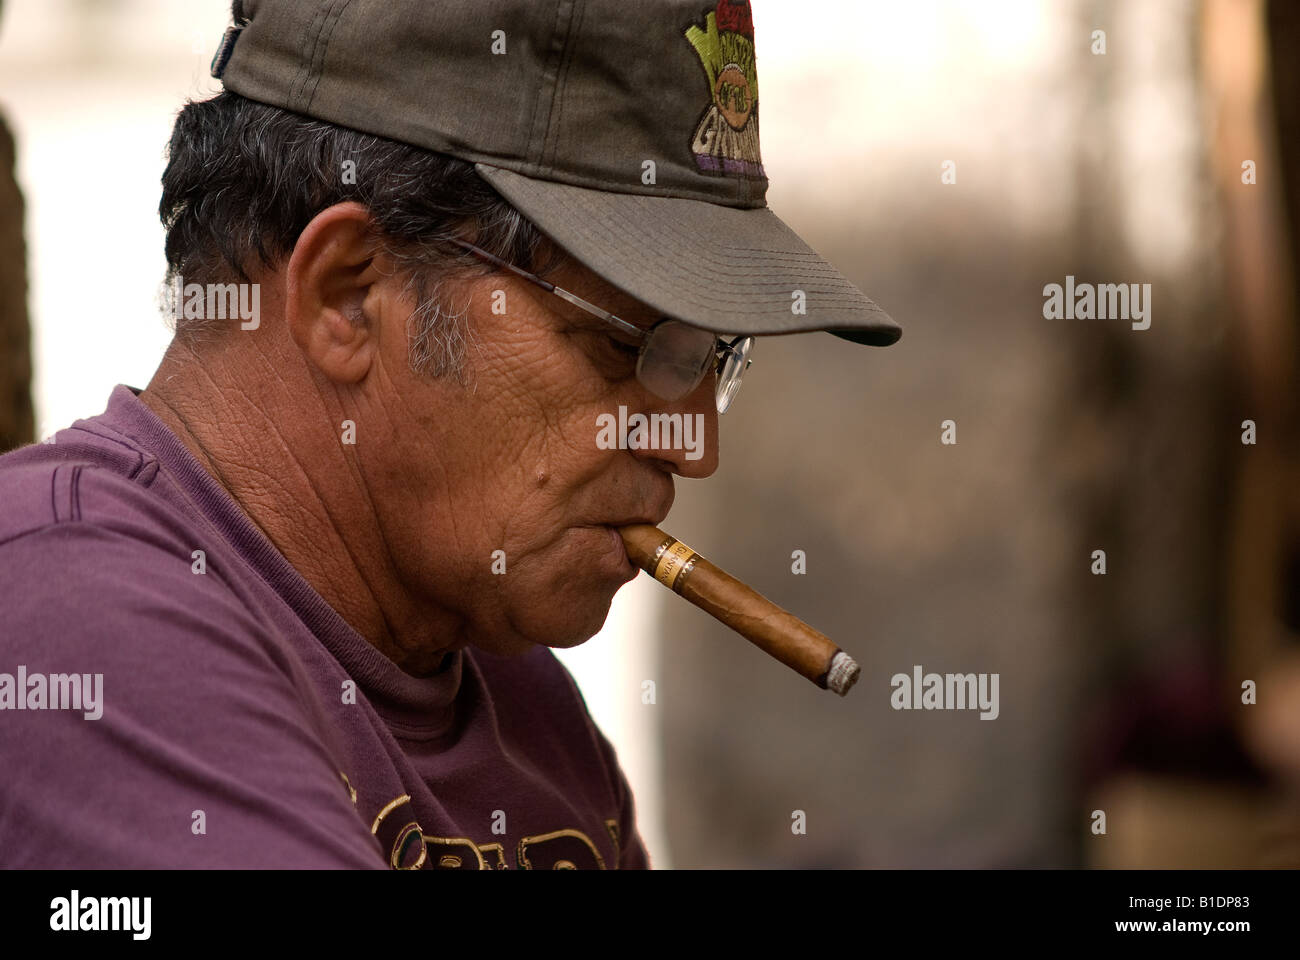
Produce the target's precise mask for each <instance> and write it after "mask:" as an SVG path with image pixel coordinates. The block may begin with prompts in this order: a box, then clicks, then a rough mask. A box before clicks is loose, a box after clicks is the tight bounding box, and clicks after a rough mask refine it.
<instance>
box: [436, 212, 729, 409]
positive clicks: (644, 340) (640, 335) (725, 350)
mask: <svg viewBox="0 0 1300 960" xmlns="http://www.w3.org/2000/svg"><path fill="white" fill-rule="evenodd" d="M447 239H448V240H450V241H451V242H452V243H454V244H456V246H458V247H462V248H464V249H465V250H468V251H469V252H470V253H472V254H474V255H475V256H476V257H478V258H479V259H481V260H484V261H486V262H487V263H490V264H492V265H493V266H496V267H501V268H503V269H505V270H509V271H510V272H511V273H513V274H515V275H516V276H519V277H522V278H523V279H524V280H527V281H528V282H529V283H532V284H535V285H536V286H539V287H541V288H542V289H543V290H545V291H547V292H548V293H553V294H555V295H556V296H557V297H560V298H561V299H562V300H564V301H566V302H567V303H571V304H573V305H574V306H575V307H578V308H579V309H580V310H585V311H586V312H587V313H589V314H591V315H592V316H595V317H598V318H599V319H601V320H604V321H605V322H607V323H610V324H613V325H614V326H616V327H618V328H619V329H620V330H622V331H623V332H624V333H627V334H629V335H631V336H633V337H636V338H637V341H638V343H639V344H640V347H639V350H638V352H637V369H638V371H639V370H640V360H641V356H642V355H643V354H644V353H645V350H646V346H647V345H648V344H649V342H650V337H651V336H652V335H653V334H654V332H655V330H656V329H658V328H659V327H660V326H662V325H663V324H665V323H682V321H680V320H677V319H675V318H673V317H667V316H665V317H661V318H660V319H659V320H658V321H657V322H656V323H654V324H653V325H652V326H650V327H638V326H637V325H636V324H634V323H629V322H628V321H626V320H623V319H621V318H620V317H617V316H615V315H614V314H612V313H610V312H609V311H608V310H605V309H602V308H601V307H598V306H596V305H595V304H594V303H590V302H589V301H587V300H584V299H583V298H582V297H580V296H578V295H577V294H576V293H572V292H570V291H568V290H565V289H564V288H563V287H561V286H558V285H556V284H554V283H551V282H550V281H549V280H544V279H543V278H541V277H539V276H538V275H537V274H535V273H531V272H529V271H527V270H525V269H523V268H522V267H518V266H516V265H515V264H513V263H511V262H509V261H508V260H503V259H501V258H500V257H498V256H496V255H495V254H493V253H489V252H488V251H486V250H484V249H483V248H482V247H476V246H475V245H474V244H472V243H470V242H469V241H467V240H461V239H459V238H458V237H448V238H447ZM683 325H684V326H690V324H683ZM697 329H702V328H697ZM753 339H754V337H753V336H752V335H749V334H741V335H739V336H737V337H735V338H734V339H732V340H731V341H730V342H728V341H726V340H724V339H723V338H722V337H720V336H717V335H715V336H714V343H715V344H716V347H715V348H714V349H715V363H714V365H713V369H714V372H715V373H719V374H720V372H721V370H720V368H721V366H722V364H723V363H724V362H725V361H726V359H727V356H728V355H731V356H735V357H737V358H738V359H743V360H745V365H744V367H742V368H741V370H740V373H739V374H737V375H736V376H735V378H734V380H733V381H732V383H734V384H736V386H735V388H734V389H732V390H730V391H729V392H730V394H731V396H730V398H729V399H728V400H727V405H726V406H725V407H724V406H723V405H722V397H723V395H724V393H726V392H728V391H724V390H723V385H722V383H721V382H719V383H718V385H717V387H716V388H715V392H714V405H715V406H717V408H718V414H719V415H722V414H724V413H726V412H727V410H728V409H730V407H731V404H732V402H733V401H734V400H735V397H736V393H737V392H738V391H739V389H740V388H739V383H740V380H741V378H742V377H744V375H745V371H746V370H748V369H749V368H750V366H752V365H753V363H754V361H753V360H751V359H749V358H748V357H747V356H746V354H747V353H748V351H749V350H752V349H753V344H752V343H751V344H750V345H749V347H748V348H746V347H745V341H746V340H751V341H752V340H753ZM708 369H709V368H708V367H707V366H706V367H705V368H704V369H703V370H702V371H701V372H700V375H699V379H697V380H696V381H695V383H694V384H692V385H691V388H690V389H689V390H687V391H686V393H684V394H682V396H689V395H690V393H692V392H693V391H694V390H696V389H697V388H698V387H699V385H700V383H701V382H702V381H703V380H704V375H705V373H707V371H708ZM637 379H638V381H639V380H640V376H638V377H637ZM642 385H643V386H644V384H642ZM646 389H647V390H649V389H650V388H649V387H646ZM650 392H651V393H654V391H653V390H651V391H650ZM655 396H659V394H657V393H656V394H655ZM660 399H661V400H669V401H670V402H671V400H672V399H674V398H668V397H660ZM675 399H678V400H680V399H681V397H677V398H675Z"/></svg>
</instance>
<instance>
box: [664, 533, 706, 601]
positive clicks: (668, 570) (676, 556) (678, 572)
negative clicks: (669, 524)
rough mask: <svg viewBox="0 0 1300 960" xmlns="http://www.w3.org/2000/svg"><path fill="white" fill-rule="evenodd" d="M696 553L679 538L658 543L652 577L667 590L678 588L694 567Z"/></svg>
mask: <svg viewBox="0 0 1300 960" xmlns="http://www.w3.org/2000/svg"><path fill="white" fill-rule="evenodd" d="M696 557H697V555H696V553H695V551H694V550H692V549H691V548H690V547H688V546H687V545H686V544H684V543H682V542H681V541H680V540H672V541H671V542H667V541H666V542H664V543H662V544H660V546H659V549H658V550H656V551H655V569H654V577H655V579H656V580H658V581H659V582H660V583H662V584H663V585H664V586H665V587H667V588H668V589H669V590H674V591H676V590H678V589H680V587H681V585H682V584H683V583H685V578H686V575H687V574H689V573H690V572H691V571H692V570H693V569H695V560H696Z"/></svg>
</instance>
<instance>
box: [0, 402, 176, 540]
mask: <svg viewBox="0 0 1300 960" xmlns="http://www.w3.org/2000/svg"><path fill="white" fill-rule="evenodd" d="M82 423H87V424H88V425H93V421H82ZM57 436H58V438H59V442H57V443H34V444H30V445H28V446H26V447H20V448H19V449H17V450H14V451H11V452H10V453H7V454H5V455H4V456H0V558H3V557H4V554H5V553H6V552H7V548H10V547H11V546H12V545H13V544H15V543H17V542H18V541H20V540H22V539H23V538H25V537H27V536H30V535H32V534H35V533H37V532H40V531H45V530H47V529H48V528H51V527H57V526H61V525H66V524H76V525H78V528H79V530H80V532H81V533H82V535H86V534H88V533H89V532H90V530H89V528H90V527H98V528H101V529H102V531H104V532H117V533H121V534H123V535H126V536H129V537H135V538H137V539H142V540H146V541H151V542H153V543H155V545H163V544H165V545H166V546H168V547H171V546H174V545H176V544H178V543H179V542H180V541H179V540H177V537H178V536H179V537H180V539H181V540H184V539H186V538H185V537H184V536H183V532H184V531H185V530H186V529H187V528H188V527H189V526H190V525H191V522H190V521H189V520H188V518H186V517H184V516H183V515H182V514H181V513H180V512H178V511H177V509H176V508H175V506H174V505H172V504H171V503H169V502H168V500H167V499H166V498H164V497H162V496H160V495H159V493H158V491H156V490H155V489H153V486H154V482H155V480H156V479H157V477H158V474H159V467H158V461H157V460H156V459H155V458H154V457H153V456H151V455H150V454H149V453H148V452H146V451H144V450H142V449H139V448H136V447H133V446H130V445H128V444H126V443H124V442H121V441H119V440H116V439H114V438H112V437H110V436H108V435H101V434H99V433H95V432H92V431H91V430H88V429H80V428H73V429H69V430H65V431H61V432H60V433H59V434H58V435H57ZM65 533H66V536H65V537H64V538H62V539H68V538H75V536H76V534H75V533H74V532H73V531H72V530H71V529H69V530H68V531H66V532H65ZM50 539H51V542H54V541H57V540H59V539H60V538H50Z"/></svg>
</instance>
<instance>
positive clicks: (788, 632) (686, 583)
mask: <svg viewBox="0 0 1300 960" xmlns="http://www.w3.org/2000/svg"><path fill="white" fill-rule="evenodd" d="M618 532H619V533H620V534H621V535H622V537H623V543H624V545H625V546H626V547H627V555H628V557H630V558H631V560H632V562H633V563H635V564H636V565H637V566H638V567H640V568H641V569H642V570H644V571H645V572H646V573H648V574H650V576H652V577H654V578H655V579H656V580H658V581H659V582H660V583H662V584H663V585H664V586H666V587H668V588H669V589H670V590H672V591H673V592H674V593H679V594H681V595H682V596H683V597H685V598H686V599H687V600H689V601H690V602H691V603H693V604H695V605H696V606H697V607H699V608H700V609H701V610H703V611H704V612H705V613H708V614H710V615H712V616H713V617H715V618H717V619H718V620H721V621H722V622H723V623H725V624H726V625H727V626H729V627H731V629H732V630H735V631H736V632H737V633H739V634H740V635H741V636H742V637H744V638H745V639H746V640H748V641H749V642H750V643H752V644H754V645H755V646H756V647H758V648H759V649H761V650H764V651H766V652H767V653H769V654H771V655H772V656H773V657H775V658H776V659H778V660H780V661H781V662H782V663H784V664H785V665H786V666H787V667H789V668H791V669H792V670H794V671H796V672H798V673H800V674H802V675H803V676H805V677H807V678H808V679H809V680H811V681H812V682H813V683H815V684H817V686H819V687H821V688H822V689H823V690H834V691H835V692H836V693H838V694H839V695H840V696H841V697H842V696H844V695H845V694H846V693H848V692H849V687H851V686H853V684H854V683H856V682H857V679H858V674H859V673H860V672H861V668H859V667H858V665H857V663H856V662H855V661H854V659H853V658H852V657H850V656H849V655H848V654H847V653H845V652H844V651H843V650H841V649H840V648H839V647H837V646H836V645H835V643H834V642H833V641H832V640H831V639H830V638H829V637H827V636H826V635H825V634H823V633H819V632H818V631H816V630H814V629H813V628H812V627H810V626H808V624H806V623H804V622H803V621H802V620H800V619H799V618H798V617H795V616H791V615H790V614H788V613H786V612H785V611H784V610H782V609H781V608H780V607H778V606H777V605H776V604H775V603H773V602H772V601H771V600H769V599H767V597H765V596H763V595H762V594H760V593H758V592H757V591H754V590H751V589H750V588H749V587H747V586H745V585H744V584H743V583H741V582H740V581H739V580H737V579H736V578H735V577H732V576H729V575H728V574H726V573H724V572H723V571H721V570H719V569H718V568H717V567H715V566H714V565H713V564H711V563H709V561H707V560H705V559H704V558H703V557H701V556H700V555H699V554H698V553H696V552H695V551H694V550H692V549H691V548H690V547H688V546H686V544H684V543H682V542H681V541H680V540H677V539H676V538H674V537H670V536H669V535H668V534H666V533H664V532H663V531H662V530H660V529H659V528H658V527H653V526H651V525H650V524H648V523H635V524H632V525H630V526H626V527H620V528H619V531H618Z"/></svg>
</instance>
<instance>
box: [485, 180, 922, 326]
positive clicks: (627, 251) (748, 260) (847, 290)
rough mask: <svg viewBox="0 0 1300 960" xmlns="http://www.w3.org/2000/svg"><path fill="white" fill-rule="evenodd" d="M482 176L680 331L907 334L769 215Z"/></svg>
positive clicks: (552, 235) (766, 211) (758, 210)
mask: <svg viewBox="0 0 1300 960" xmlns="http://www.w3.org/2000/svg"><path fill="white" fill-rule="evenodd" d="M476 169H477V170H478V173H479V175H480V176H482V177H483V179H484V180H486V181H487V182H488V183H489V184H491V185H492V187H493V188H495V189H496V190H497V192H498V193H500V194H501V195H502V196H503V197H505V198H506V199H507V200H508V201H510V203H512V204H513V205H514V206H515V207H516V208H517V209H518V210H519V211H520V212H521V213H522V214H523V215H524V216H526V217H527V218H528V219H529V220H531V221H532V222H533V223H535V224H536V225H537V227H538V228H539V229H541V230H542V232H544V233H545V234H546V235H547V236H549V237H550V238H551V239H552V240H554V241H555V242H556V243H558V244H559V245H560V246H561V247H563V248H564V250H565V251H566V252H567V253H569V254H570V255H571V256H572V257H574V258H575V259H576V260H577V261H578V262H579V263H581V264H582V265H583V266H585V267H587V268H588V269H590V270H592V271H594V272H595V273H597V274H599V275H600V276H601V277H602V278H603V279H605V280H606V281H608V282H609V283H611V284H613V285H614V286H616V287H618V288H619V289H620V290H622V291H624V292H625V293H627V294H628V295H629V296H632V297H635V298H636V299H638V300H640V301H641V302H642V303H645V304H647V305H648V306H650V307H652V308H654V309H655V310H658V311H660V312H662V313H664V314H666V315H668V316H670V317H675V318H676V319H678V320H681V321H683V322H685V323H689V324H691V325H693V326H697V327H703V328H704V329H706V330H712V331H715V332H717V333H731V334H752V335H776V334H786V333H806V332H809V331H813V330H826V331H829V332H830V333H834V334H835V335H836V336H839V337H843V338H844V339H846V340H851V341H853V342H854V343H863V344H868V345H870V346H877V347H886V346H889V345H890V344H891V343H894V342H895V341H897V340H898V338H899V337H900V336H902V333H903V331H902V328H901V327H899V325H898V324H897V323H895V322H894V320H892V319H891V318H890V317H889V315H888V314H886V313H885V311H884V310H882V309H880V307H878V306H877V305H876V304H875V303H874V302H873V301H872V300H871V299H870V298H869V297H868V296H867V295H866V294H864V293H863V292H862V291H861V290H859V289H858V288H857V287H855V286H854V285H853V284H852V283H850V282H849V281H848V280H847V279H846V278H845V277H844V275H843V274H841V273H840V272H839V271H838V270H836V269H835V268H834V267H833V266H831V265H830V264H829V263H828V262H827V261H826V260H825V259H824V258H823V257H821V256H820V255H819V254H818V253H817V252H816V251H815V250H813V249H812V248H811V247H810V246H808V244H806V243H804V242H803V241H802V240H800V239H799V236H798V234H796V233H795V232H794V231H793V230H791V229H790V228H789V227H788V226H786V225H785V223H783V222H782V221H781V219H780V218H779V217H778V216H777V215H776V214H774V213H773V212H772V211H771V210H770V209H768V208H767V207H757V208H753V209H742V208H738V207H725V206H721V205H719V204H714V203H707V202H704V201H701V200H685V199H678V198H674V197H649V196H641V195H637V194H629V193H609V192H605V191H602V190H592V189H588V188H585V187H575V186H570V185H569V184H563V183H555V182H553V181H549V180H535V179H532V178H530V177H524V176H521V175H519V174H517V173H515V172H513V171H511V170H504V169H502V168H500V167H492V166H488V165H487V164H483V163H480V164H476ZM800 291H801V292H802V294H803V295H802V297H800V296H799V295H798V293H799V292H800Z"/></svg>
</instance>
